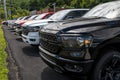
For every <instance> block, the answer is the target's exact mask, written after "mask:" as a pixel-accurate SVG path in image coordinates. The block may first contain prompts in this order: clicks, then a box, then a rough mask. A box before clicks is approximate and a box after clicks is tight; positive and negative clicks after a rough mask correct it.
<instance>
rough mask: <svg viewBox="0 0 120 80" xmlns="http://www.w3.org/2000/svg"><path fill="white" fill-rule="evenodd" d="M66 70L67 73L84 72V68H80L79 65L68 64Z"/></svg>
mask: <svg viewBox="0 0 120 80" xmlns="http://www.w3.org/2000/svg"><path fill="white" fill-rule="evenodd" d="M65 69H66V70H67V71H71V72H82V71H83V68H82V67H81V66H79V65H70V64H66V65H65Z"/></svg>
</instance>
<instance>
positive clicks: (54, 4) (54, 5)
mask: <svg viewBox="0 0 120 80" xmlns="http://www.w3.org/2000/svg"><path fill="white" fill-rule="evenodd" d="M52 5H53V8H54V13H55V12H56V3H55V2H54V3H53V4H52Z"/></svg>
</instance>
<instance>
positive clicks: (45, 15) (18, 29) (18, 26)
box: [15, 12, 54, 35]
mask: <svg viewBox="0 0 120 80" xmlns="http://www.w3.org/2000/svg"><path fill="white" fill-rule="evenodd" d="M53 14H54V13H53V12H47V13H42V14H39V15H33V16H35V17H33V16H31V17H32V18H31V17H29V18H28V19H27V20H21V21H19V22H16V26H15V31H16V33H17V34H18V35H21V34H22V26H21V25H22V24H24V23H26V22H31V21H36V20H41V19H47V18H48V17H50V16H51V15H53Z"/></svg>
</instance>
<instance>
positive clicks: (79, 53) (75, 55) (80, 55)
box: [70, 52, 84, 57]
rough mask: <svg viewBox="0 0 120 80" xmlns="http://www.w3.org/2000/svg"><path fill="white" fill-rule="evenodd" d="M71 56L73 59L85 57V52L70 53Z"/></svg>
mask: <svg viewBox="0 0 120 80" xmlns="http://www.w3.org/2000/svg"><path fill="white" fill-rule="evenodd" d="M70 56H72V57H83V56H84V52H72V53H70Z"/></svg>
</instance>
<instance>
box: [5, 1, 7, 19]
mask: <svg viewBox="0 0 120 80" xmlns="http://www.w3.org/2000/svg"><path fill="white" fill-rule="evenodd" d="M4 12H5V19H6V20H7V9H6V0H4Z"/></svg>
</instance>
